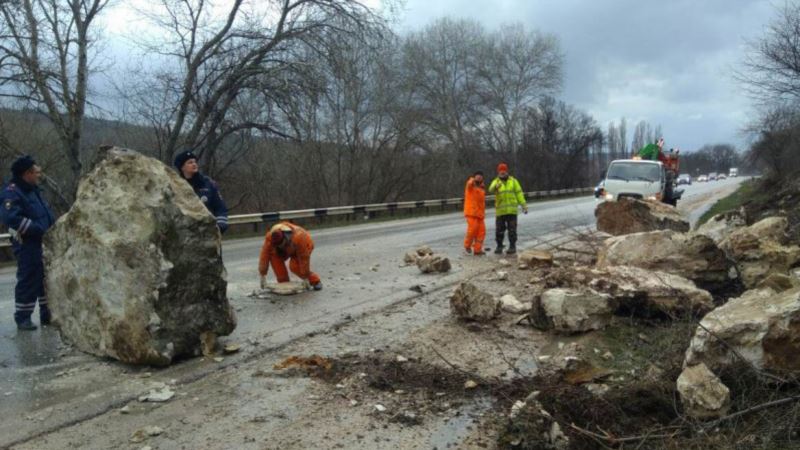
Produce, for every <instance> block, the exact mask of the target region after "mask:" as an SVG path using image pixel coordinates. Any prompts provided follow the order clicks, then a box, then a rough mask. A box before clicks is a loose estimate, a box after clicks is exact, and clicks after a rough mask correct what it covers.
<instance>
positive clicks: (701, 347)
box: [684, 289, 800, 373]
mask: <svg viewBox="0 0 800 450" xmlns="http://www.w3.org/2000/svg"><path fill="white" fill-rule="evenodd" d="M700 325H701V326H700V327H698V328H697V331H696V332H695V335H694V337H693V338H692V341H691V343H690V344H689V349H688V350H687V351H686V359H685V361H684V366H685V367H688V366H694V365H698V364H701V363H704V364H705V365H706V366H708V367H709V368H710V369H712V370H715V371H716V370H719V369H721V368H724V367H727V366H731V365H733V364H735V363H737V362H739V356H737V354H738V355H740V356H741V357H744V358H745V359H746V360H747V361H748V362H750V363H751V364H753V365H754V366H755V367H758V368H759V369H764V370H770V371H773V372H777V373H795V372H797V371H798V370H800V358H797V355H798V354H800V289H791V290H788V291H784V292H780V293H776V292H775V291H773V290H772V289H756V290H750V291H747V292H745V293H744V294H743V295H742V296H741V297H738V298H733V299H730V300H729V301H728V303H726V304H724V305H722V306H720V307H719V308H717V309H715V310H713V311H711V312H710V313H708V314H707V315H706V316H705V317H703V320H701V321H700ZM720 340H721V341H724V343H723V342H721V341H720Z"/></svg>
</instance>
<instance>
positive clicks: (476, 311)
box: [450, 282, 501, 322]
mask: <svg viewBox="0 0 800 450" xmlns="http://www.w3.org/2000/svg"><path fill="white" fill-rule="evenodd" d="M500 308H501V303H500V301H499V300H497V299H495V298H494V297H492V296H491V295H490V294H488V293H486V292H483V291H482V290H480V289H478V288H477V287H476V286H475V285H474V284H472V283H470V282H464V283H461V284H460V285H459V286H458V287H457V288H456V290H455V291H454V292H453V295H451V296H450V311H451V312H452V313H453V315H455V316H456V317H458V318H459V319H462V320H474V321H478V322H488V321H490V320H492V319H494V318H495V317H497V316H499V315H500Z"/></svg>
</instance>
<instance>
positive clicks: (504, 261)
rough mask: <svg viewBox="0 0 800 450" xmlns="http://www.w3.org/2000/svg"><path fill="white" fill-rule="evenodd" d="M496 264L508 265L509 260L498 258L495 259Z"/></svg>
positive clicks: (509, 263)
mask: <svg viewBox="0 0 800 450" xmlns="http://www.w3.org/2000/svg"><path fill="white" fill-rule="evenodd" d="M497 265H499V266H500V267H509V266H511V262H510V261H509V260H507V259H505V258H500V259H498V260H497Z"/></svg>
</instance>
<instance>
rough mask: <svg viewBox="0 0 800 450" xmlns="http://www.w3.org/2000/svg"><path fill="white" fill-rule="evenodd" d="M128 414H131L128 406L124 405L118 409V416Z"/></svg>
mask: <svg viewBox="0 0 800 450" xmlns="http://www.w3.org/2000/svg"><path fill="white" fill-rule="evenodd" d="M130 412H131V407H130V406H129V405H125V406H123V407H122V408H120V409H119V413H120V414H130Z"/></svg>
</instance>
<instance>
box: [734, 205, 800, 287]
mask: <svg viewBox="0 0 800 450" xmlns="http://www.w3.org/2000/svg"><path fill="white" fill-rule="evenodd" d="M787 228H788V221H787V220H786V218H785V217H768V218H766V219H764V220H761V221H760V222H757V223H755V224H753V225H751V226H749V227H744V228H740V229H737V230H735V231H734V232H732V233H731V234H729V235H728V236H727V237H726V238H724V239H723V240H722V242H720V244H719V246H720V248H721V249H722V250H723V251H725V253H726V254H727V255H728V257H729V258H731V259H732V260H733V261H734V262H736V264H737V266H738V268H739V273H740V275H741V278H742V283H743V284H744V285H745V287H747V288H751V289H752V288H754V287H756V286H757V285H758V283H759V282H761V281H762V280H763V279H765V278H767V277H768V276H769V275H770V274H772V273H779V274H786V273H788V272H789V270H790V269H791V268H792V267H794V266H795V265H796V264H798V263H800V247H798V246H796V245H787V242H788V240H789V238H788V235H787V233H786V230H787Z"/></svg>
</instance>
